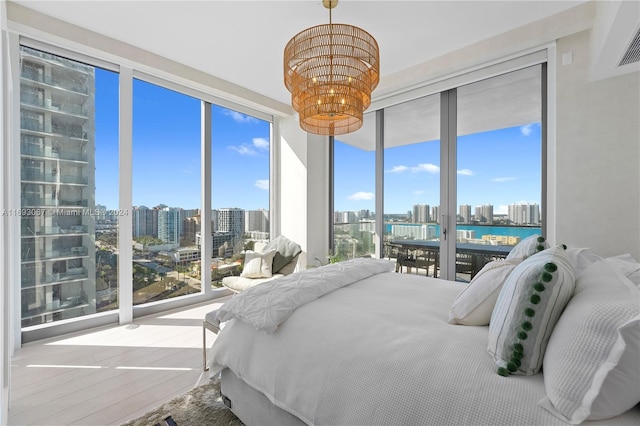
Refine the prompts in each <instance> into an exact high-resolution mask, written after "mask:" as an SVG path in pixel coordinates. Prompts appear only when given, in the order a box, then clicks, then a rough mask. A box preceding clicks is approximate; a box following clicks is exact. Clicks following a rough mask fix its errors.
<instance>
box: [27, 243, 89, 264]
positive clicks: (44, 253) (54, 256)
mask: <svg viewBox="0 0 640 426" xmlns="http://www.w3.org/2000/svg"><path fill="white" fill-rule="evenodd" d="M88 254H89V250H88V249H87V247H82V246H79V247H69V248H62V249H57V250H56V249H51V250H35V249H31V248H27V249H24V248H23V249H22V257H21V258H22V262H23V263H27V262H43V261H50V260H61V259H68V258H76V257H84V256H87V255H88ZM36 255H37V256H36Z"/></svg>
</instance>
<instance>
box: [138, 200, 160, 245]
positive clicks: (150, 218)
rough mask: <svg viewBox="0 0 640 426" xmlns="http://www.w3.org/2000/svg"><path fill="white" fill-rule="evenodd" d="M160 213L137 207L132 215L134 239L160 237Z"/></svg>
mask: <svg viewBox="0 0 640 426" xmlns="http://www.w3.org/2000/svg"><path fill="white" fill-rule="evenodd" d="M158 211H159V209H156V208H153V209H150V208H149V207H146V206H135V207H133V211H132V213H131V220H132V223H133V238H138V237H142V236H144V235H149V236H151V237H157V236H158Z"/></svg>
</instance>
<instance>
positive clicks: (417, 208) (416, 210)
mask: <svg viewBox="0 0 640 426" xmlns="http://www.w3.org/2000/svg"><path fill="white" fill-rule="evenodd" d="M412 218H413V223H427V222H430V221H431V218H430V217H429V205H428V204H415V205H414V206H413V216H412Z"/></svg>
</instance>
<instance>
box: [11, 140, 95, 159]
mask: <svg viewBox="0 0 640 426" xmlns="http://www.w3.org/2000/svg"><path fill="white" fill-rule="evenodd" d="M20 153H21V154H22V155H31V156H34V157H43V158H52V159H60V160H70V161H82V162H87V154H83V153H81V152H76V151H69V150H63V149H55V148H52V147H50V146H45V147H40V146H37V145H27V144H22V146H21V147H20Z"/></svg>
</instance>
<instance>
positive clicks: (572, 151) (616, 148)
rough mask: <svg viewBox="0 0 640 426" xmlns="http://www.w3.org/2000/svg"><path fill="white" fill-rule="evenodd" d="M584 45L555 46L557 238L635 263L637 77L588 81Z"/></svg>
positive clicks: (581, 36) (639, 155)
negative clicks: (568, 57) (568, 59)
mask: <svg viewBox="0 0 640 426" xmlns="http://www.w3.org/2000/svg"><path fill="white" fill-rule="evenodd" d="M589 37H590V32H589V31H583V32H580V33H578V34H575V35H572V36H568V37H564V38H562V39H560V40H559V41H558V43H557V54H558V68H557V72H556V78H557V104H556V111H557V119H556V122H557V126H556V149H557V151H556V156H557V169H556V179H557V186H556V192H557V199H556V200H555V202H556V207H557V210H556V238H557V242H558V243H567V244H571V245H577V246H586V247H591V248H593V249H594V251H595V252H596V253H598V254H601V255H603V256H611V255H616V254H621V253H631V254H632V255H633V257H634V258H636V259H638V260H640V120H639V118H638V117H640V73H638V72H635V73H631V74H625V75H622V76H617V77H611V78H606V79H601V80H597V81H590V78H589V76H590V62H591V61H590V57H589V54H590V39H589ZM566 53H572V54H573V63H571V64H567V65H562V62H561V58H562V55H563V54H566Z"/></svg>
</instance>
